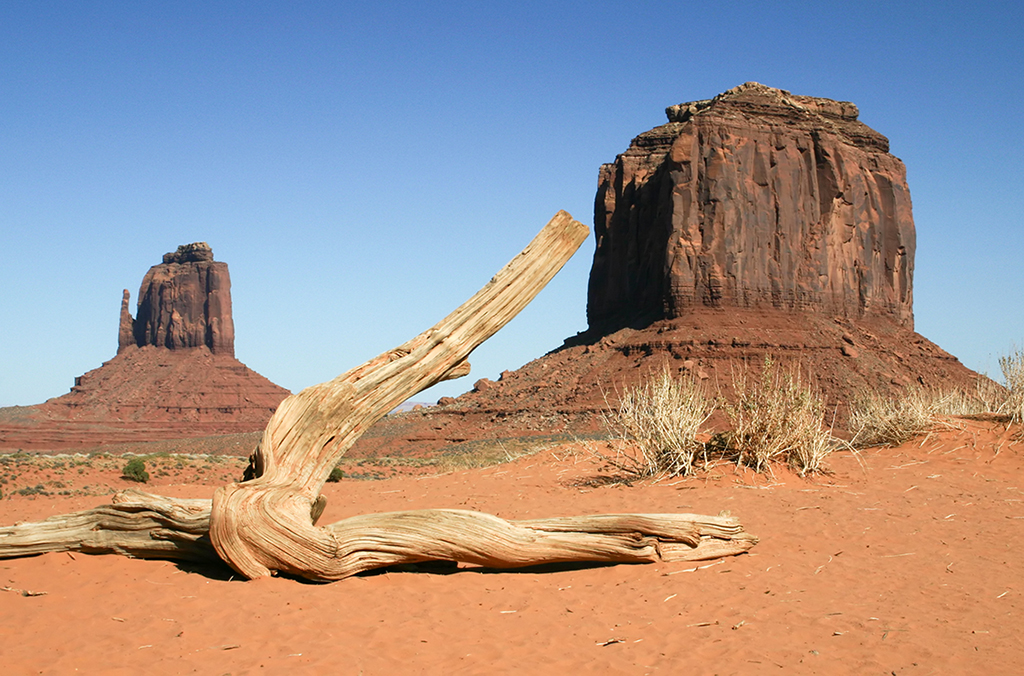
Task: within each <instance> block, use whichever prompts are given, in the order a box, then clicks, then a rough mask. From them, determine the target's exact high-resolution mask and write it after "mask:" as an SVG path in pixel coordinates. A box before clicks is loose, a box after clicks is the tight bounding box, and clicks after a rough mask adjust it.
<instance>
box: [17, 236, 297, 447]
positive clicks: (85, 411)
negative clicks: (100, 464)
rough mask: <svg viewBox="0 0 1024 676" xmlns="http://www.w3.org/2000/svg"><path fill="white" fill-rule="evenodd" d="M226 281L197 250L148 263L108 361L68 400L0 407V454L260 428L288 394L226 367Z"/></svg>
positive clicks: (187, 248)
mask: <svg viewBox="0 0 1024 676" xmlns="http://www.w3.org/2000/svg"><path fill="white" fill-rule="evenodd" d="M234 342H235V329H234V321H233V320H232V316H231V278H230V276H229V274H228V266H227V263H223V262H218V261H215V260H213V251H212V250H211V249H210V247H209V245H207V244H206V243H205V242H196V243H194V244H188V245H184V246H180V247H178V249H177V251H174V252H172V253H168V254H165V255H164V257H163V262H162V263H160V264H159V265H154V266H153V267H152V268H150V270H149V272H147V273H146V276H145V277H144V278H143V280H142V286H141V288H140V289H139V303H138V313H137V316H136V317H134V318H133V317H132V315H131V311H130V309H129V293H128V291H127V290H125V291H124V294H123V296H122V299H121V313H120V321H119V324H118V348H117V355H116V356H115V357H114V358H113V359H111V360H110V361H108V362H105V363H104V364H103V365H102V366H101V367H100V368H98V369H94V370H92V371H89V372H88V373H86V374H84V375H82V376H79V377H77V378H75V385H74V387H72V388H71V391H70V392H69V393H68V394H65V395H64V396H61V397H55V398H53V399H50V400H48V401H46V402H45V403H43V404H39V405H37V406H31V407H25V408H21V407H16V408H13V409H0V449H15V448H21V449H26V450H62V449H74V448H88V447H95V446H99V445H103V444H111V443H122V442H137V441H157V440H165V439H177V438H183V437H197V436H207V435H218V434H236V433H243V432H255V431H259V430H262V429H263V427H264V426H265V425H266V423H267V421H268V420H269V419H270V416H271V415H272V414H273V412H274V410H275V409H276V408H277V405H278V404H279V403H281V400H282V399H284V398H285V397H286V396H288V394H289V393H288V391H287V390H285V389H284V388H282V387H279V386H278V385H275V384H274V383H272V382H271V381H269V380H267V379H266V378H264V377H263V376H261V375H260V374H258V373H256V372H255V371H253V370H252V369H250V368H248V367H247V366H246V365H245V364H243V363H241V362H240V361H238V360H237V359H235V356H234V353H235V346H234Z"/></svg>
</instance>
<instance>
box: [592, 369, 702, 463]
mask: <svg viewBox="0 0 1024 676" xmlns="http://www.w3.org/2000/svg"><path fill="white" fill-rule="evenodd" d="M714 410H715V401H714V400H713V399H711V398H709V397H708V396H707V391H706V386H705V385H704V383H703V381H701V380H699V379H698V378H697V377H696V376H694V375H683V376H680V377H675V376H673V375H672V373H671V372H670V371H669V370H668V369H664V370H662V371H661V372H660V373H659V374H657V375H656V376H654V377H652V378H651V379H649V380H647V381H646V382H645V383H643V384H641V385H639V386H637V387H632V388H628V389H627V390H626V391H625V392H624V393H623V394H622V396H621V397H620V398H619V404H618V406H617V407H610V410H609V412H608V413H607V414H606V415H605V424H606V425H607V426H608V427H609V428H610V429H611V430H613V431H614V433H615V434H616V435H618V436H619V437H621V438H622V439H623V440H625V441H628V442H631V443H629V444H626V445H624V446H620V447H619V450H618V452H616V454H615V455H614V456H613V457H604V458H603V459H604V460H606V461H608V462H609V463H610V464H612V465H613V466H614V467H616V468H617V469H619V470H621V471H624V472H626V473H627V474H629V475H631V476H633V477H636V478H646V477H656V476H662V475H669V476H680V475H682V476H685V475H690V474H693V473H694V471H695V465H696V464H698V463H699V462H700V461H701V460H702V459H703V460H705V461H706V458H704V457H703V455H704V452H705V448H704V444H703V443H702V442H701V441H699V440H698V435H700V434H701V433H702V432H703V431H704V425H705V424H706V423H707V421H708V418H710V417H711V414H712V413H713V412H714Z"/></svg>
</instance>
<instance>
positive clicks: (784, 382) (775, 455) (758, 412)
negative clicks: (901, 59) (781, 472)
mask: <svg viewBox="0 0 1024 676" xmlns="http://www.w3.org/2000/svg"><path fill="white" fill-rule="evenodd" d="M733 390H734V392H735V394H736V403H734V404H728V403H725V404H723V408H724V410H725V412H726V414H727V415H728V416H729V420H730V422H731V423H732V427H733V430H732V432H730V433H728V434H727V435H724V438H725V441H726V443H725V449H724V450H725V452H726V454H727V455H728V456H730V457H732V458H734V459H735V460H736V462H737V463H738V464H742V465H749V466H750V467H753V468H754V469H755V470H756V471H758V472H763V471H766V470H770V467H771V463H773V462H786V463H788V464H789V465H790V466H792V467H793V468H794V469H796V470H797V471H798V472H799V473H800V474H801V476H802V475H805V474H807V473H809V472H818V471H821V470H822V468H823V467H822V463H823V461H824V459H825V458H826V457H827V456H828V455H829V454H830V453H832V452H833V451H835V450H836V449H837V448H839V447H840V446H842V445H843V442H842V441H840V440H838V439H836V438H835V437H833V436H832V434H831V430H829V429H827V428H826V427H825V425H824V418H825V405H824V402H822V400H821V397H820V396H819V395H818V393H817V392H816V391H815V390H814V388H813V387H811V386H810V385H808V384H805V383H804V382H803V378H802V377H801V374H800V370H799V368H793V369H788V370H784V369H782V368H781V367H780V366H779V365H778V364H777V363H776V362H775V361H774V360H773V359H772V358H771V357H770V356H765V359H764V364H763V366H762V368H761V373H760V375H759V376H758V377H751V375H750V374H749V373H748V371H747V369H746V368H744V369H743V370H741V371H740V372H739V373H735V372H734V373H733Z"/></svg>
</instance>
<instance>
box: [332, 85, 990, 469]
mask: <svg viewBox="0 0 1024 676" xmlns="http://www.w3.org/2000/svg"><path fill="white" fill-rule="evenodd" d="M666 113H667V115H668V122H667V123H665V124H663V125H661V126H659V127H656V128H654V129H652V130H650V131H646V132H644V133H642V134H640V135H639V136H637V137H636V138H635V139H633V141H632V143H631V144H630V145H629V148H628V149H627V150H626V151H625V152H623V153H622V154H620V155H619V156H618V157H617V158H616V159H615V161H614V162H612V163H609V164H605V165H603V166H602V167H601V169H600V173H599V177H598V190H597V196H596V199H595V209H594V212H595V213H594V226H595V235H596V237H595V239H596V250H595V252H594V261H593V266H592V268H591V272H590V283H589V291H588V301H587V317H588V321H589V325H590V326H589V328H588V329H587V330H586V331H584V332H582V333H580V334H578V335H577V336H574V337H572V338H569V339H568V340H567V341H566V342H565V344H564V345H563V346H562V347H560V348H558V349H556V350H554V351H553V352H551V353H550V354H547V355H545V356H543V357H541V358H539V359H536V360H534V361H532V362H530V363H529V364H526V365H525V366H523V367H522V368H520V369H519V370H517V371H514V372H507V373H504V374H502V377H501V379H500V380H499V381H497V382H494V383H490V384H489V386H488V387H479V386H478V387H475V388H474V389H473V391H471V392H467V393H466V394H464V395H462V396H461V397H459V398H458V399H456V400H445V401H444V403H443V405H441V406H437V407H434V408H431V409H426V410H422V411H413V412H410V413H405V414H402V415H400V416H391V417H389V418H388V419H385V420H384V421H382V422H381V423H379V424H378V425H376V426H375V427H374V428H371V429H370V430H369V432H368V433H367V434H366V435H365V436H364V437H363V438H362V439H361V440H360V441H359V442H358V443H357V444H356V446H355V447H354V448H353V449H352V451H351V452H350V455H360V454H362V455H375V454H380V453H388V454H391V455H394V454H398V453H408V454H410V455H416V454H426V453H430V452H432V451H433V450H435V449H437V448H440V447H442V446H444V445H446V444H453V443H458V442H463V441H467V442H472V441H474V440H476V439H481V438H496V437H516V436H522V435H531V434H533V435H537V434H540V435H543V434H551V433H563V432H571V433H581V432H586V431H590V430H595V429H599V428H600V426H601V416H602V413H603V411H605V410H606V409H607V406H608V405H609V404H614V403H615V402H616V401H617V398H618V395H619V393H620V392H622V391H623V390H624V389H625V388H628V387H630V386H633V385H635V384H637V383H638V382H640V381H641V380H643V379H644V378H646V377H648V376H650V375H651V374H652V373H654V372H656V371H658V370H660V369H662V368H668V369H670V370H671V371H672V372H674V373H679V374H693V375H694V376H696V377H698V378H700V379H702V380H705V381H707V382H708V384H709V388H710V391H711V394H712V396H716V395H721V396H723V397H725V398H727V399H728V398H729V397H731V396H733V392H732V379H733V376H734V374H736V373H741V372H743V371H744V370H750V369H754V370H756V369H758V368H759V367H760V364H761V363H762V362H763V360H764V358H765V356H766V355H770V356H772V357H773V358H775V359H776V360H778V361H780V362H783V363H784V364H785V365H786V366H787V367H794V366H797V365H798V366H799V368H800V370H801V372H802V374H803V377H804V378H805V379H807V380H810V381H812V382H813V383H814V384H815V385H816V387H817V388H818V389H819V390H820V392H821V394H822V395H823V398H824V400H825V403H826V406H827V407H828V410H829V411H830V413H831V412H835V422H834V424H835V429H836V430H837V431H841V430H843V429H844V426H845V425H846V424H847V423H846V412H847V411H848V409H849V406H850V404H851V403H853V402H854V401H855V400H856V398H857V397H858V396H860V395H861V394H863V393H866V392H875V393H878V394H881V395H894V394H896V393H897V392H900V391H901V390H903V389H904V388H906V387H907V386H920V387H926V388H935V389H954V388H959V389H962V390H964V391H965V392H967V393H968V394H972V393H975V392H976V387H977V382H978V378H979V376H978V374H976V373H974V372H973V371H970V370H969V369H967V368H966V367H964V366H963V365H962V364H961V363H960V362H959V361H958V360H957V359H956V357H954V356H953V355H951V354H949V353H948V352H945V351H944V350H943V349H942V348H940V347H939V346H938V345H936V344H934V343H932V342H931V341H929V340H928V339H927V338H925V337H923V336H921V335H919V334H917V333H915V332H914V330H913V318H914V314H913V275H914V248H915V229H914V220H913V215H912V213H911V202H910V191H909V189H908V187H907V181H906V169H905V167H904V166H903V163H902V162H901V161H900V160H899V159H898V158H896V157H894V156H893V155H891V154H890V153H889V141H888V139H886V137H885V136H883V135H882V134H880V133H878V132H876V131H874V130H873V129H871V128H869V127H868V126H866V125H865V124H863V123H862V122H860V121H859V120H858V119H857V118H858V110H857V106H855V105H854V104H852V103H848V102H843V101H833V100H830V99H824V98H815V97H811V96H797V95H794V94H791V93H789V92H787V91H784V90H781V89H773V88H771V87H766V86H764V85H761V84H757V83H753V82H749V83H747V84H743V85H740V86H739V87H736V88H734V89H730V90H729V91H727V92H725V93H723V94H720V95H718V96H716V97H714V98H712V99H708V100H703V101H694V102H691V103H683V104H679V105H674V106H670V107H669V108H668V109H667V110H666ZM481 382H483V381H481ZM712 422H714V421H712ZM829 422H830V423H831V422H832V420H831V415H830V421H829Z"/></svg>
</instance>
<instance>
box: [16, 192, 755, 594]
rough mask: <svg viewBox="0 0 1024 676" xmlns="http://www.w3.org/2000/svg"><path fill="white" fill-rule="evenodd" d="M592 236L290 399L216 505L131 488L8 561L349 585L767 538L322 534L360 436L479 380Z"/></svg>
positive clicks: (414, 521)
mask: <svg viewBox="0 0 1024 676" xmlns="http://www.w3.org/2000/svg"><path fill="white" fill-rule="evenodd" d="M586 235H587V229H586V227H585V226H583V225H582V224H580V223H578V222H576V221H574V220H573V219H572V217H571V216H569V214H567V213H565V212H564V211H563V212H559V213H558V214H557V215H556V216H555V217H554V218H553V219H552V220H551V221H550V222H549V223H548V225H547V226H546V227H545V228H544V229H543V230H542V231H541V232H540V234H538V235H537V237H536V238H535V239H534V240H533V242H531V243H530V245H529V246H527V248H526V249H525V250H523V252H522V253H521V254H519V256H517V257H516V258H514V259H513V260H512V261H511V262H510V263H509V264H508V265H506V266H505V267H504V268H503V269H502V270H501V271H500V272H498V274H497V275H495V276H494V278H493V279H491V281H490V282H489V283H488V284H487V285H486V286H485V287H484V288H483V289H481V290H480V291H479V292H478V293H477V294H476V295H475V296H473V297H472V298H470V299H469V300H468V301H467V302H466V303H464V304H463V305H462V306H461V307H459V308H458V309H456V310H455V311H454V312H452V313H451V314H450V315H448V316H447V317H446V318H444V319H443V320H441V321H440V322H439V323H438V324H437V325H435V326H434V327H433V328H431V329H429V330H428V331H426V332H424V333H422V334H420V335H419V336H417V337H416V338H413V339H412V340H411V341H409V342H407V343H405V344H404V345H402V346H400V347H398V348H396V349H394V350H391V351H390V352H386V353H384V354H382V355H380V356H379V357H376V358H375V359H372V360H370V361H369V362H367V363H365V364H363V365H362V366H359V367H357V368H355V369H353V370H351V371H349V372H348V373H344V374H342V375H340V376H338V377H337V378H335V379H334V380H331V381H329V382H326V383H322V384H320V385H315V386H313V387H310V388H307V389H305V390H303V391H302V392H300V393H298V394H296V395H292V396H291V397H289V398H288V399H285V400H284V401H283V402H282V403H281V405H280V406H279V407H278V409H277V411H276V412H275V413H274V416H273V417H272V418H271V420H270V422H269V423H268V425H267V428H266V430H265V431H264V434H263V439H262V440H261V442H260V445H259V447H258V448H257V450H256V452H255V453H254V455H253V458H252V459H251V460H252V462H251V475H252V478H251V479H249V480H246V481H242V482H241V483H233V484H229V485H228V486H225V487H222V488H219V489H218V490H217V491H216V492H215V494H214V497H213V500H212V503H211V502H210V501H204V500H177V499H172V498H164V497H160V496H153V495H148V494H145V493H140V492H137V491H125V492H123V493H121V494H118V496H115V499H114V504H112V505H110V506H108V507H99V508H97V509H94V510H89V511H86V512H79V513H78V514H72V515H67V516H61V517H53V518H51V519H47V520H46V521H43V522H39V523H36V524H21V525H17V526H13V527H10V528H4V529H0V557H5V556H6V557H10V556H20V555H27V554H34V553H40V552H43V551H65V550H77V551H88V552H97V553H99V552H112V553H122V554H129V555H133V556H146V557H161V558H175V559H189V560H208V559H213V558H220V559H222V560H223V561H225V562H227V563H228V565H230V566H231V567H232V568H234V569H235V570H236V571H237V572H239V573H241V574H242V575H244V576H246V577H248V578H254V577H260V576H265V575H269V574H271V573H273V572H275V571H282V572H286V573H290V574H293V575H298V576H301V577H304V578H308V579H311V580H338V579H342V578H345V577H348V576H350V575H354V574H356V573H359V572H362V571H366V570H370V569H373V568H378V567H381V566H387V565H392V564H398V563H414V562H419V561H429V560H454V561H462V562H466V563H475V564H479V565H485V566H494V567H519V566H527V565H533V564H541V563H555V562H567V561H616V562H627V561H636V562H642V561H655V560H699V559H707V558H716V557H719V556H726V555H730V554H738V553H740V552H743V551H746V550H747V549H749V548H750V547H751V546H753V544H754V543H755V542H756V539H755V538H754V537H752V536H750V535H749V534H747V533H745V532H743V529H742V527H741V526H740V524H739V522H738V521H737V520H736V519H734V518H732V517H727V516H719V517H710V516H700V515H692V514H677V515H672V514H667V515H666V514H660V515H657V514H648V515H638V514H633V515H600V516H581V517H566V518H560V519H545V520H539V521H536V520H535V521H519V522H513V521H505V520H503V519H500V518H498V517H495V516H490V515H487V514H481V513H478V512H468V511H461V510H418V511H411V512H392V513H386V514H369V515H364V516H358V517H353V518H350V519H345V520H343V521H340V522H338V523H335V524H333V525H330V526H325V527H317V526H316V521H317V519H318V518H319V517H320V514H321V513H322V512H323V508H324V504H325V502H324V498H323V497H322V496H320V490H321V489H322V488H323V484H324V482H325V481H326V479H327V477H328V475H329V474H330V471H331V469H332V468H333V467H334V466H335V465H336V464H337V463H338V461H339V460H340V459H341V457H342V455H344V453H345V452H346V451H347V450H348V449H349V448H350V447H351V446H352V444H353V443H354V442H355V441H356V439H358V438H359V436H360V435H361V434H362V433H363V432H364V431H366V429H367V428H368V427H369V426H370V425H372V424H373V423H374V422H375V421H377V420H378V419H379V418H381V417H382V416H384V415H385V414H386V413H387V412H388V411H390V410H392V409H393V408H394V407H395V406H397V405H398V404H400V403H401V402H402V401H404V400H406V399H408V398H409V397H410V396H413V395H414V394H416V393H417V392H419V391H421V390H423V389H425V388H427V387H430V386H431V385H434V384H436V383H438V382H440V381H441V380H445V379H448V378H454V377H459V376H462V375H465V374H466V373H468V370H469V366H468V363H467V362H466V359H467V357H468V356H469V354H470V353H471V352H472V351H473V350H474V349H475V348H476V347H477V346H478V345H480V343H482V342H483V341H485V340H486V339H487V338H489V337H490V336H492V335H493V334H494V333H495V332H496V331H498V329H500V328H501V327H502V326H504V325H505V324H506V323H507V322H508V321H509V320H511V319H512V318H513V317H514V316H515V315H516V314H518V313H519V311H520V310H522V308H523V307H525V306H526V304H527V303H529V302H530V301H531V300H532V299H533V297H534V296H536V294H537V293H538V292H539V291H540V290H541V289H542V288H543V287H544V286H545V285H546V284H547V283H548V281H550V279H551V278H552V277H553V276H554V274H555V273H556V272H557V271H558V270H559V269H560V268H561V267H562V265H563V264H564V263H565V262H566V261H567V260H568V259H569V258H570V257H571V256H572V254H573V253H574V252H575V251H576V249H577V248H579V246H580V244H581V243H582V242H583V240H584V239H585V238H586Z"/></svg>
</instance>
